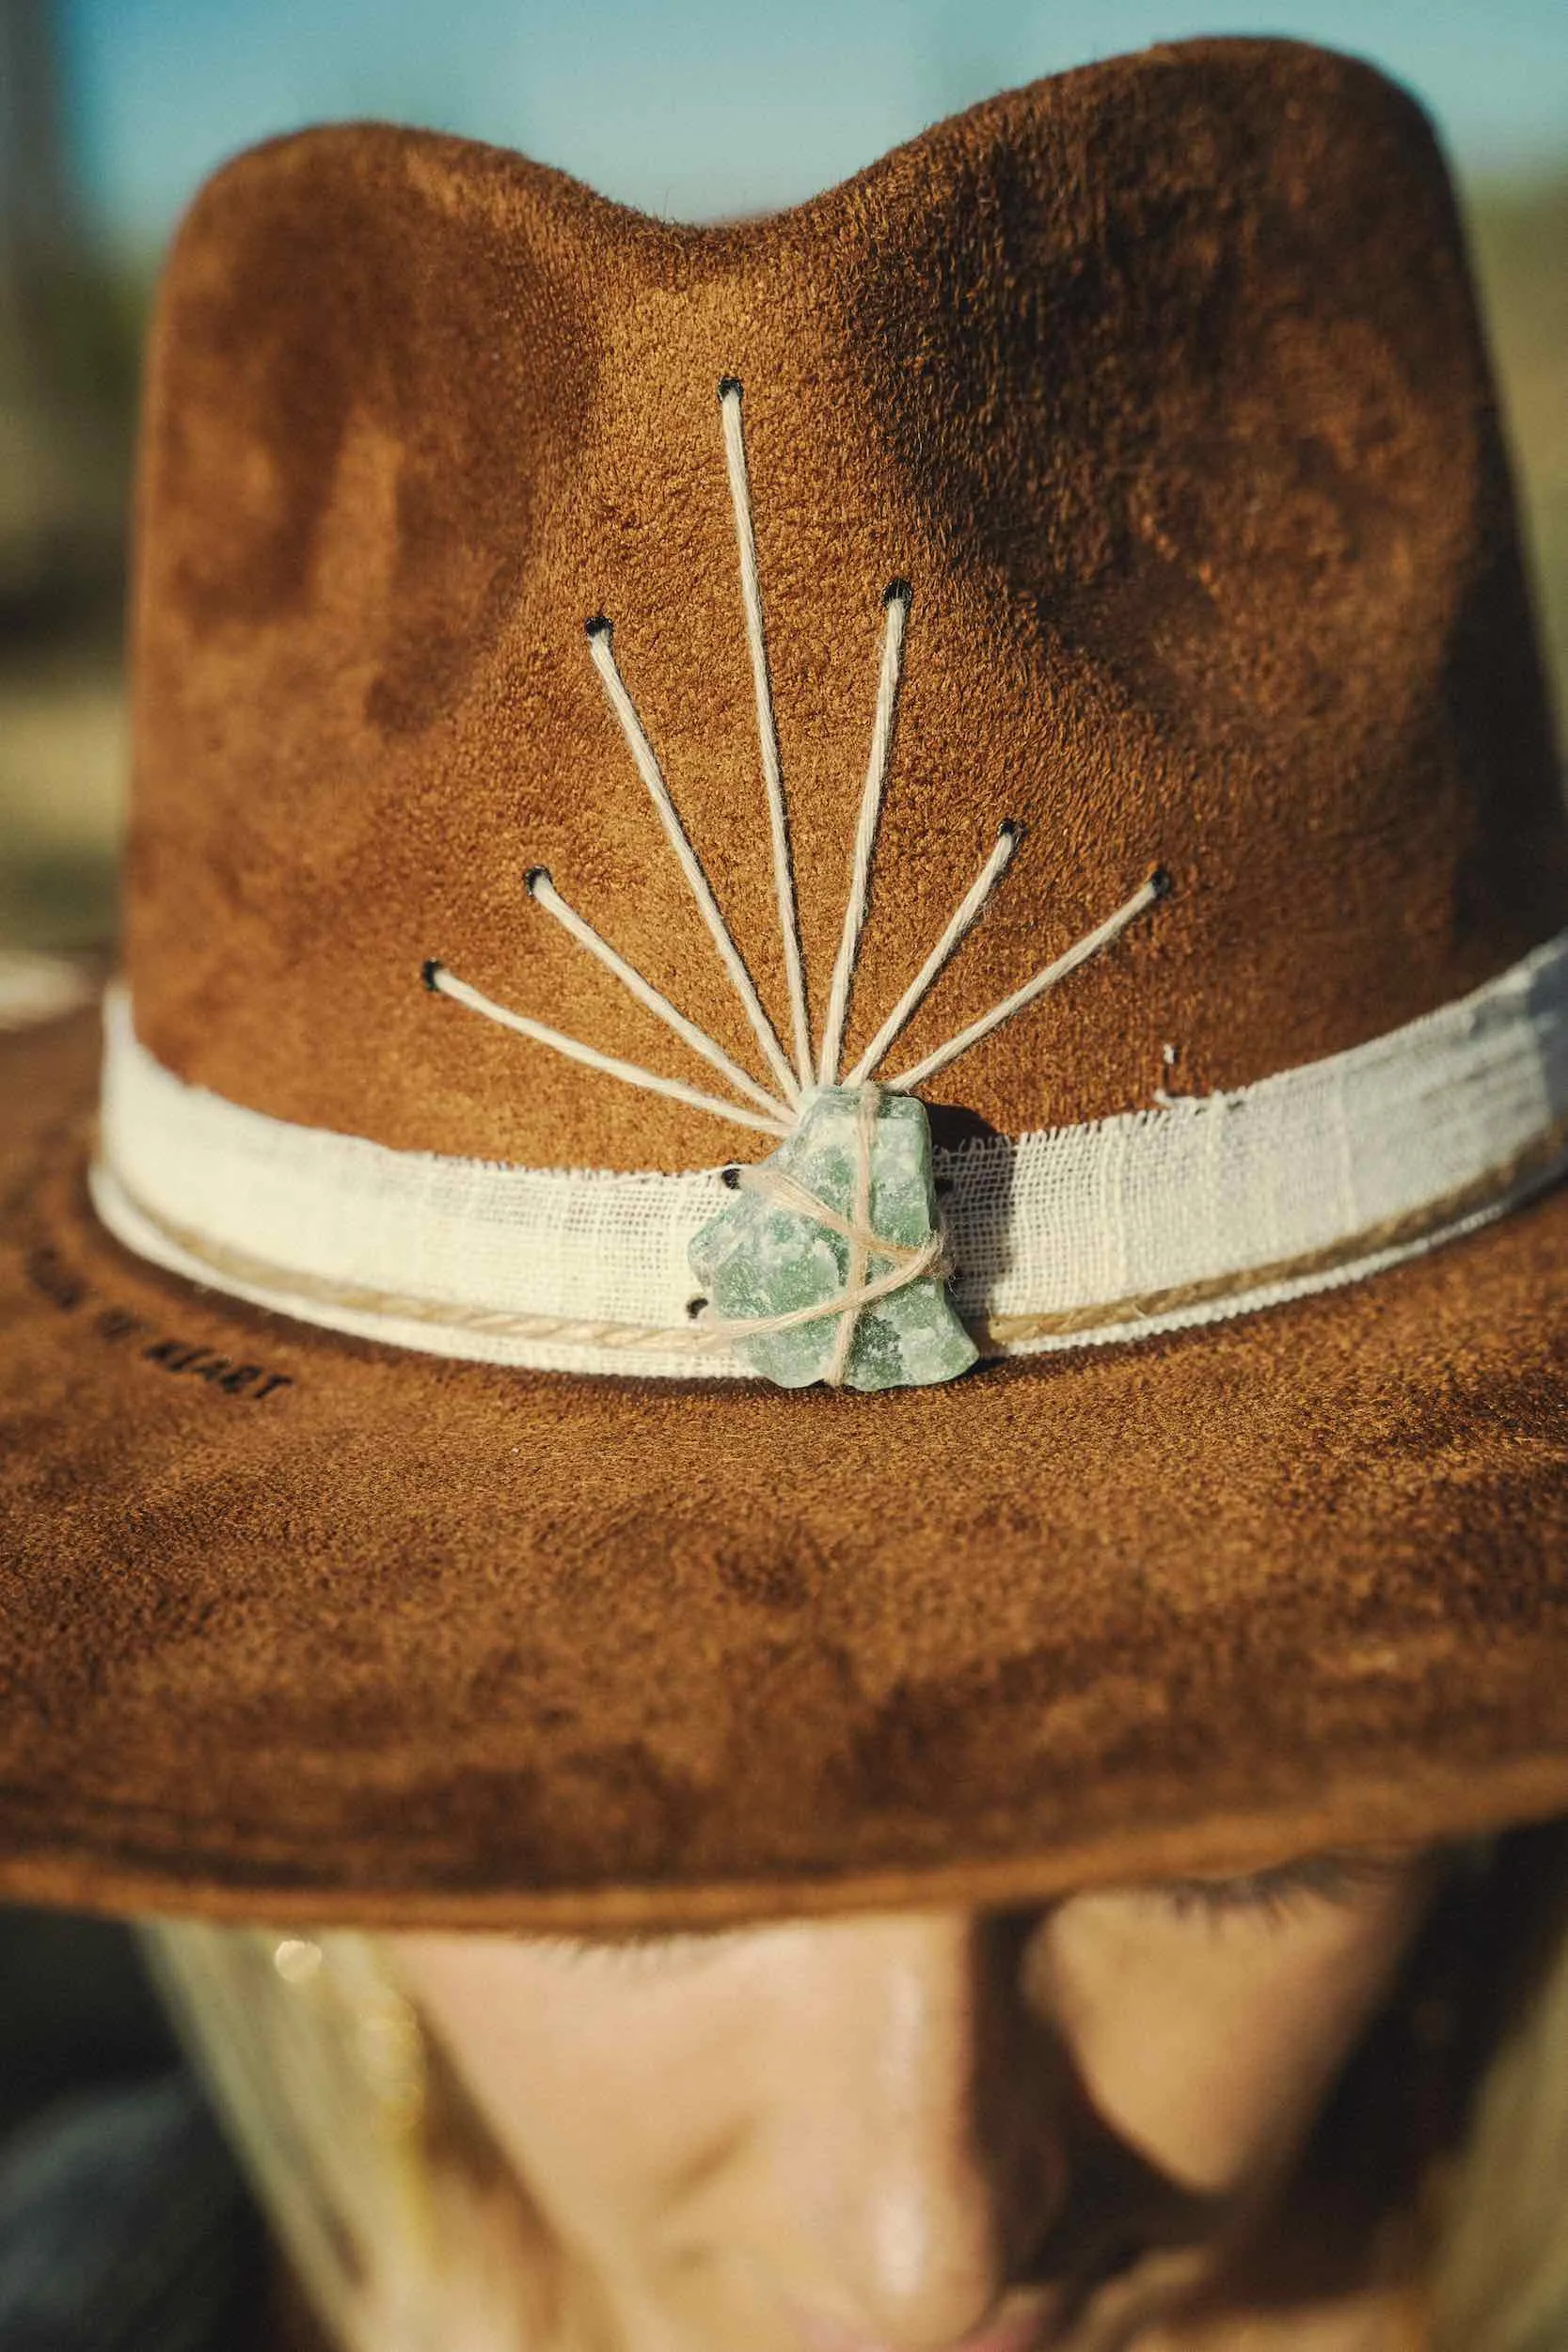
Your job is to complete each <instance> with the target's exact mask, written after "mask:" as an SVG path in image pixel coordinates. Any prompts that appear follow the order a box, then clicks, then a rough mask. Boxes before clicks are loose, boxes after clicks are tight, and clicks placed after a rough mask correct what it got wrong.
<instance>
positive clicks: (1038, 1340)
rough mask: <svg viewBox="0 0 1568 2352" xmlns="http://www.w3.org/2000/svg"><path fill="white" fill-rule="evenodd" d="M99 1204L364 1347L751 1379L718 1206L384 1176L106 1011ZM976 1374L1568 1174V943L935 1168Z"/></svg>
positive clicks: (1479, 1217)
mask: <svg viewBox="0 0 1568 2352" xmlns="http://www.w3.org/2000/svg"><path fill="white" fill-rule="evenodd" d="M101 1136H102V1141H101V1153H100V1158H99V1161H98V1165H97V1166H96V1168H94V1170H93V1175H92V1192H93V1199H94V1201H95V1204H96V1206H97V1209H98V1212H99V1215H100V1216H102V1217H103V1221H104V1223H105V1224H106V1225H107V1226H108V1227H109V1228H110V1230H111V1231H112V1232H114V1233H115V1234H116V1235H117V1237H118V1238H119V1240H120V1241H121V1242H123V1243H124V1244H125V1245H126V1247H127V1248H131V1249H133V1250H135V1252H136V1253H137V1254H138V1255H140V1256H142V1257H144V1258H147V1259H150V1260H151V1261H152V1262H153V1263H156V1264H158V1265H161V1266H164V1267H166V1268H168V1269H169V1270H171V1271H172V1272H174V1273H176V1274H180V1275H182V1276H185V1277H186V1278H188V1279H191V1280H193V1281H197V1282H201V1283H204V1284H206V1285H207V1286H208V1287H209V1288H214V1289H217V1290H220V1291H224V1292H227V1293H229V1294H230V1295H233V1296H235V1297H237V1298H243V1299H246V1300H248V1301H250V1302H251V1303H253V1304H255V1305H259V1306H262V1307H269V1308H273V1309H276V1310H277V1311H280V1312H282V1313H284V1314H289V1315H293V1316H295V1317H297V1318H298V1319H300V1320H301V1321H304V1322H307V1323H313V1324H321V1325H325V1326H327V1327H330V1328H332V1329H336V1330H341V1331H347V1332H353V1333H355V1334H356V1335H358V1336H360V1337H363V1338H368V1339H373V1340H382V1341H387V1342H389V1343H393V1344H396V1345H399V1346H404V1347H413V1348H420V1349H423V1350H425V1351H427V1352H429V1353H433V1354H436V1355H442V1356H453V1357H470V1358H476V1359H482V1360H483V1361H486V1362H490V1363H500V1364H515V1365H522V1366H531V1367H534V1368H537V1369H541V1370H559V1371H567V1372H584V1373H594V1372H597V1373H623V1374H624V1373H628V1372H635V1373H638V1374H641V1375H668V1376H684V1377H688V1378H689V1377H690V1376H691V1375H694V1374H701V1375H732V1376H749V1375H746V1374H745V1371H744V1367H743V1366H741V1365H740V1364H739V1362H738V1361H737V1359H736V1358H735V1356H734V1355H733V1354H732V1353H731V1352H730V1351H729V1350H728V1348H727V1347H726V1346H725V1345H724V1344H723V1343H719V1344H715V1343H714V1340H713V1338H712V1336H711V1335H707V1334H705V1333H703V1332H702V1331H701V1330H700V1329H698V1328H696V1327H694V1326H693V1325H692V1323H691V1321H690V1317H689V1303H690V1300H691V1296H692V1292H693V1289H694V1283H693V1279H692V1275H691V1272H690V1268H689V1263H688V1258H687V1250H688V1245H689V1242H690V1240H691V1237H692V1235H693V1234H694V1233H695V1232H697V1231H698V1229H699V1228H700V1227H701V1226H702V1225H704V1224H705V1222H706V1220H707V1219H708V1218H710V1217H711V1216H713V1215H714V1213H715V1211H716V1209H717V1208H718V1207H719V1206H720V1205H721V1202H722V1200H724V1198H725V1194H724V1190H723V1185H722V1182H721V1175H720V1171H719V1169H718V1168H712V1169H705V1170H701V1171H697V1172H693V1173H689V1174H684V1175H673V1176H671V1175H655V1174H648V1175H624V1174H620V1173H615V1172H609V1171H596V1170H592V1169H590V1170H581V1169H565V1168H515V1167H508V1166H499V1165H497V1164H495V1163H492V1162H486V1161H478V1160H467V1159H456V1158H449V1157H446V1156H444V1155H441V1154H438V1153H434V1152H393V1151H388V1150H387V1149H386V1148H385V1147H384V1146H383V1145H380V1144H376V1143H370V1142H367V1141H365V1140H364V1139H362V1138H360V1137H357V1136H341V1135H335V1134H332V1133H330V1132H327V1131H325V1130H323V1129H319V1128H313V1127H300V1126H294V1125H293V1124H291V1123H289V1122H288V1121H286V1120H277V1119H271V1118H268V1117H266V1116H264V1115H263V1114H262V1113H261V1112H259V1111H253V1110H248V1109H246V1108H245V1106H244V1105H243V1104H237V1103H230V1102H228V1101H226V1100H224V1099H223V1098H222V1097H220V1096H218V1095H215V1094H213V1093H210V1092H208V1091H207V1090H206V1089H203V1088H200V1087H192V1086H187V1085H186V1084H185V1083H184V1082H183V1081H182V1080H181V1079H180V1078H178V1077H176V1076H175V1075H174V1074H173V1073H171V1072H170V1071H168V1070H166V1069H165V1068H164V1067H163V1065H162V1064H161V1063H159V1062H157V1061H156V1060H154V1058H153V1057H152V1056H151V1055H150V1054H149V1053H148V1052H147V1050H146V1048H145V1047H144V1046H142V1045H141V1044H140V1043H139V1041H137V1039H136V1036H135V1030H134V1027H133V1025H132V1017H131V1009H130V1005H129V1002H128V1000H127V998H126V996H125V994H124V993H123V992H117V993H112V994H111V995H110V997H109V999H108V1002H107V1006H106V1011H105V1067H104V1088H103V1120H102V1128H101ZM937 1166H938V1176H939V1182H940V1183H941V1184H942V1185H943V1187H944V1193H943V1207H944V1213H945V1223H946V1243H947V1252H948V1257H949V1260H950V1262H951V1263H952V1265H953V1267H954V1269H955V1270H954V1273H953V1275H952V1279H951V1293H952V1296H953V1299H954V1302H955V1304H956V1306H957V1308H958V1311H959V1313H960V1314H961V1315H962V1316H963V1318H964V1320H965V1322H966V1323H967V1324H968V1325H969V1327H970V1328H971V1330H972V1331H973V1332H974V1335H975V1338H976V1340H977V1341H978V1343H979V1344H980V1346H981V1348H982V1349H983V1350H984V1351H985V1352H986V1353H987V1354H991V1355H1027V1354H1031V1353H1034V1352H1036V1351H1037V1350H1041V1349H1048V1348H1056V1347H1067V1346H1082V1345H1085V1344H1086V1343H1107V1342H1116V1341H1124V1340H1130V1339H1139V1338H1143V1337H1147V1336H1148V1335H1150V1334H1152V1333H1154V1332H1158V1331H1166V1330H1175V1329H1180V1328H1182V1327H1186V1326H1190V1325H1195V1324H1201V1323H1208V1322H1212V1321H1216V1320H1218V1319H1220V1318H1221V1317H1224V1316H1228V1315H1235V1314H1241V1313H1244V1312H1247V1311H1252V1310H1254V1309H1257V1308H1261V1307H1267V1306H1272V1305H1276V1304H1278V1303H1281V1302H1282V1301H1284V1300H1287V1299H1290V1298H1294V1297H1300V1296H1303V1295H1307V1293H1309V1292H1312V1291H1319V1290H1325V1289H1328V1288H1330V1287H1333V1286H1334V1285H1337V1284H1339V1283H1343V1282H1348V1281H1354V1280H1358V1279H1361V1278H1362V1277H1364V1276H1368V1275H1371V1274H1375V1273H1377V1272H1379V1271H1380V1270H1381V1269H1383V1268H1384V1267H1386V1266H1389V1265H1393V1264H1396V1263H1400V1262H1401V1261H1402V1260H1403V1259H1406V1258H1410V1257H1413V1256H1416V1255H1418V1254H1419V1253H1420V1252H1422V1251H1424V1250H1428V1249H1431V1248H1435V1247H1436V1246H1437V1245H1438V1244H1440V1243H1442V1242H1445V1241H1448V1240H1451V1239H1454V1238H1456V1237H1458V1236H1459V1235H1460V1234H1463V1233H1465V1232H1470V1231H1472V1230H1473V1229H1474V1228H1475V1227H1477V1226H1479V1225H1481V1224H1484V1223H1486V1222H1487V1221H1489V1220H1490V1219H1492V1218H1494V1217H1496V1216H1500V1215H1502V1214H1503V1213H1504V1212H1505V1211H1506V1210H1508V1209H1510V1208H1512V1207H1513V1206H1515V1205H1516V1204H1517V1203H1518V1202H1520V1201H1521V1200H1524V1199H1526V1198H1527V1197H1528V1195H1529V1194H1530V1193H1532V1192H1535V1191H1538V1190H1540V1189H1541V1188H1542V1187H1543V1186H1544V1185H1545V1184H1549V1183H1551V1182H1552V1181H1553V1180H1554V1179H1555V1178H1556V1177H1558V1176H1559V1175H1560V1174H1561V1173H1562V1172H1563V1170H1564V1168H1568V932H1564V933H1561V934H1560V935H1559V936H1558V937H1557V938H1556V939H1553V940H1549V941H1547V942H1546V943H1545V945H1544V946H1541V947H1538V948H1537V949H1536V950H1535V951H1534V953H1533V954H1531V955H1529V956H1527V957H1526V958H1525V959H1524V961H1522V962H1520V963H1517V964H1515V965H1514V966H1513V968H1512V969H1511V970H1509V971H1507V972H1504V973H1502V974H1500V975H1499V976H1498V977H1497V978H1496V979H1494V980H1490V981H1488V982H1487V983H1486V984H1485V985H1484V986H1483V987H1481V988H1480V989H1478V990H1476V991H1475V993H1473V994H1472V995H1470V996H1467V997H1465V998H1463V999H1461V1000H1460V1001H1459V1002H1457V1003H1455V1004H1451V1005H1447V1006H1444V1007H1443V1008H1442V1009H1439V1010H1438V1011H1436V1012H1433V1013H1430V1014H1427V1015H1426V1016H1425V1017H1424V1018H1422V1019H1421V1020H1418V1021H1414V1022H1411V1023H1410V1024H1408V1025H1406V1026H1405V1027H1403V1028H1401V1029H1396V1030H1393V1031H1390V1032H1389V1033H1388V1034H1386V1036H1383V1037H1379V1038H1374V1039H1373V1040H1372V1041H1370V1043H1368V1044H1365V1045H1360V1046H1356V1047H1354V1049H1353V1050H1351V1051H1350V1052H1347V1053H1343V1054H1336V1055H1333V1056H1331V1057H1328V1058H1327V1059H1326V1060H1323V1061H1319V1062H1312V1063H1308V1064H1307V1065H1306V1066H1305V1067H1303V1068H1301V1069H1297V1070H1289V1071H1284V1072H1282V1073H1279V1074H1278V1075H1277V1076H1275V1077H1270V1078H1265V1079H1262V1080H1260V1081H1259V1083H1258V1084H1256V1085H1254V1086H1249V1087H1243V1088H1241V1089H1238V1090H1236V1091H1234V1092H1232V1093H1227V1094H1213V1095H1207V1096H1202V1097H1195V1098H1190V1099H1179V1100H1177V1101H1175V1102H1169V1103H1163V1104H1159V1105H1158V1106H1156V1107H1153V1108H1150V1109H1148V1110H1138V1111H1132V1112H1128V1113H1125V1114H1123V1115H1121V1116H1120V1117H1117V1118H1114V1119H1106V1120H1097V1121H1095V1122H1093V1123H1092V1124H1089V1125H1086V1126H1077V1127H1058V1128H1047V1129H1041V1130H1038V1131H1036V1132H1034V1133H1031V1134H1027V1135H1023V1136H1019V1137H1017V1138H1016V1139H1006V1138H997V1139H987V1140H984V1141H980V1142H974V1143H969V1144H966V1145H964V1146H962V1147H961V1148H960V1149H958V1150H957V1151H953V1152H938V1153H937Z"/></svg>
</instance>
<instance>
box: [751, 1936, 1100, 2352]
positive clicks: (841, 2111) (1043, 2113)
mask: <svg viewBox="0 0 1568 2352" xmlns="http://www.w3.org/2000/svg"><path fill="white" fill-rule="evenodd" d="M803 1934H804V1938H805V1943H804V1947H803V1959H802V1967H801V1974H800V1978H799V1979H798V1981H797V1985H796V1988H795V1990H796V2000H795V2004H794V2015H793V2018H792V2021H791V2023H792V2030H791V2032H790V2034H789V2036H788V2037H787V2040H788V2042H789V2044H790V2045H791V2046H790V2047H789V2050H788V2053H787V2058H786V2062H785V2066H784V2072H783V2074H782V2078H781V2079H780V2081H779V2082H778V2084H777V2085H776V2089H775V2099H774V2104H773V2107H772V2129H771V2133H770V2138H771V2142H772V2159H773V2162H772V2167H771V2169H773V2171H774V2176H775V2182H776V2185H777V2187H778V2188H779V2189H781V2190H782V2191H783V2197H782V2199H781V2202H782V2203H783V2204H784V2205H786V2206H787V2207H788V2208H789V2209H791V2210H792V2211H793V2212H794V2214H796V2215H797V2216H799V2217H801V2219H803V2221H804V2222H805V2225H806V2230H807V2233H808V2236H809V2241H810V2243H809V2249H808V2260H807V2268H808V2270H809V2272H810V2275H811V2279H812V2281H813V2284H814V2286H815V2290H816V2308H814V2309H810V2310H802V2311H801V2312H800V2318H801V2321H802V2326H803V2332H804V2335H805V2339H806V2342H807V2343H808V2344H812V2346H813V2352H948V2348H949V2347H953V2346H958V2345H961V2344H963V2343H964V2342H965V2341H966V2339H968V2338H970V2337H972V2336H974V2334H975V2333H976V2332H980V2331H986V2330H988V2329H989V2328H990V2327H992V2326H994V2325H995V2323H996V2320H997V2316H998V2310H999V2306H1000V2305H1001V2304H1002V2302H1003V2298H1004V2297H1005V2296H1006V2291H1007V2289H1008V2287H1009V2286H1010V2285H1012V2284H1013V2283H1014V2282H1015V2281H1016V2280H1017V2279H1018V2277H1019V2276H1020V2268H1021V2265H1022V2264H1023V2263H1024V2262H1025V2261H1026V2259H1027V2256H1028V2254H1029V2252H1030V2250H1031V2249H1033V2248H1035V2247H1036V2246H1037V2245H1038V2243H1039V2241H1040V2239H1041V2237H1042V2236H1043V2235H1044V2233H1045V2232H1046V2229H1047V2228H1048V2226H1049V2222H1050V2219H1051V2217H1052V2215H1053V2211H1054V2210H1055V2208H1056V2206H1057V2204H1058V2203H1059V2201H1060V2199H1061V2195H1062V2191H1063V2185H1064V2183H1063V2175H1064V2169H1065V2168H1064V2160H1063V2158H1062V2155H1061V2153H1060V2150H1059V2148H1058V2146H1057V2144H1056V2140H1055V2136H1054V2134H1053V2125H1052V2095H1051V2056H1050V2049H1049V2044H1048V2041H1047V2037H1046V2036H1045V2034H1044V2032H1043V2030H1042V2028H1041V2026H1040V2025H1039V2024H1038V2022H1037V2019H1035V2018H1033V2017H1032V2015H1031V2013H1030V2011H1029V2010H1028V2008H1027V2006H1026V2004H1025V2003H1024V2001H1023V2000H1022V1996H1021V1992H1020V1985H1019V1976H1020V1971H1019V1965H1018V1962H1019V1934H1018V1931H1016V1930H1015V1929H1011V1928H1009V1926H1008V1925H1007V1923H1006V1922H1005V1921H999V1920H994V1919H984V1918H975V1917H971V1916H966V1915H936V1914H933V1915H919V1916H914V1917H909V1918H886V1919H862V1920H857V1921H854V1922H848V1923H844V1924H842V1925H835V1926H832V1927H828V1928H822V1929H816V1930H810V1931H803ZM780 2174H782V2175H783V2178H782V2179H781V2178H780V2177H779V2176H780ZM791 2284H792V2286H793V2285H794V2284H795V2282H794V2281H791Z"/></svg>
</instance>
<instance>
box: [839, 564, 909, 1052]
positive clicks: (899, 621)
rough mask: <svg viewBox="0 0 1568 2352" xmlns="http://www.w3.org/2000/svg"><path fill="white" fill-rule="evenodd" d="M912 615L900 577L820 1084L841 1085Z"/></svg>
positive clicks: (889, 617) (885, 609)
mask: <svg viewBox="0 0 1568 2352" xmlns="http://www.w3.org/2000/svg"><path fill="white" fill-rule="evenodd" d="M909 614H910V591H909V586H908V583H907V582H906V581H904V580H895V581H894V582H893V585H892V586H891V587H890V588H889V590H888V592H887V594H886V596H884V597H883V598H882V663H881V674H880V676H879V679H878V683H877V711H876V716H875V718H874V719H873V721H872V725H871V756H870V759H869V760H868V761H867V763H866V770H865V786H864V789H863V792H862V794H861V812H860V817H859V819H858V821H857V823H856V826H855V850H854V862H853V866H852V868H851V872H850V877H849V900H848V904H847V906H846V908H845V910H844V930H843V932H842V934H841V936H840V938H839V943H838V954H837V956H836V957H835V959H834V961H833V979H832V989H831V990H830V992H829V995H828V1017H827V1019H826V1021H825V1022H824V1023H823V1025H822V1054H821V1058H820V1059H819V1061H818V1062H817V1065H816V1078H817V1084H818V1085H819V1086H825V1087H831V1086H833V1085H835V1084H836V1083H837V1079H838V1064H839V1055H840V1051H841V1049H842V1047H843V1044H844V1024H845V1020H846V1018H847V1014H848V1010H849V992H850V990H851V988H852V987H853V985H854V978H855V960H856V957H857V955H858V954H859V952H860V944H861V931H862V929H863V926H864V923H865V910H866V905H867V902H868V900H869V898H870V896H871V860H872V857H873V855H874V854H875V852H876V848H877V828H878V826H879V823H880V822H881V815H882V794H883V791H884V790H885V788H886V786H887V763H888V754H889V752H890V751H891V750H892V748H893V720H894V713H895V709H896V707H897V703H898V680H899V677H900V675H901V673H902V670H903V663H904V628H905V624H906V622H907V621H908V619H909Z"/></svg>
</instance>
